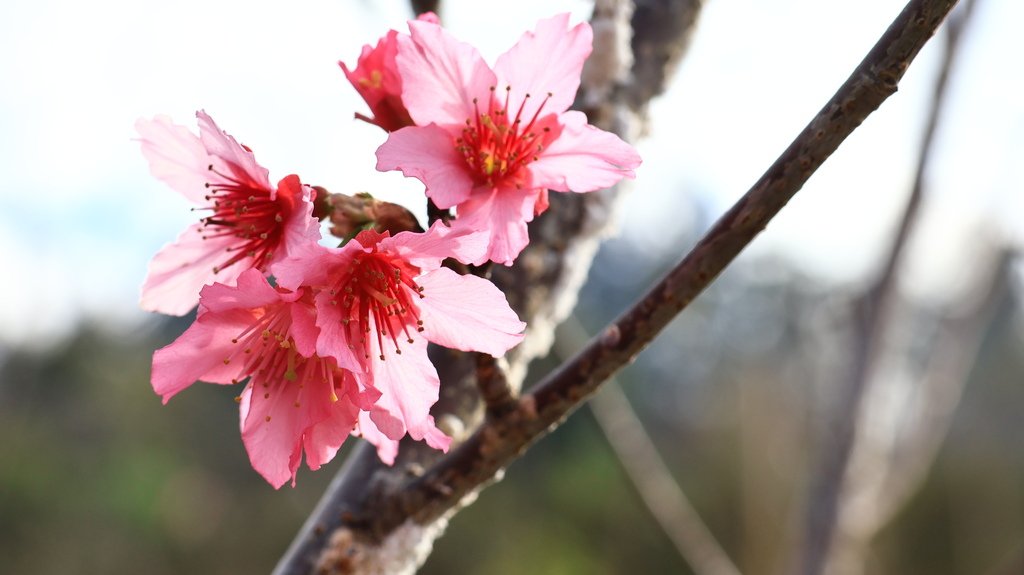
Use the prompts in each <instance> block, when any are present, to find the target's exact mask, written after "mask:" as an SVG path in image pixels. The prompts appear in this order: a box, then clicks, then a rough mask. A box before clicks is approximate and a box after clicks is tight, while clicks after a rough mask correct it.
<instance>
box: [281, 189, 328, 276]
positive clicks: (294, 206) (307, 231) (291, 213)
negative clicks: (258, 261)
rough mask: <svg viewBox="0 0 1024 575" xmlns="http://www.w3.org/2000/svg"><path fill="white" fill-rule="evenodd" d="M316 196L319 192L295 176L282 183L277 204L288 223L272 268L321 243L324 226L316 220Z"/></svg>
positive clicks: (283, 223) (284, 224) (285, 224)
mask: <svg viewBox="0 0 1024 575" xmlns="http://www.w3.org/2000/svg"><path fill="white" fill-rule="evenodd" d="M315 195H316V191H315V190H313V189H312V188H310V187H309V186H306V185H304V184H303V183H302V182H301V181H299V177H298V176H296V175H295V174H292V175H289V176H285V177H284V178H283V179H282V180H281V181H280V182H278V184H277V202H278V204H279V205H281V206H282V208H283V216H284V222H282V223H281V225H282V226H284V230H283V233H282V234H281V240H280V243H279V244H278V246H277V249H276V251H275V252H274V257H273V258H272V259H271V263H270V265H269V266H268V268H272V267H273V265H274V263H276V262H279V261H281V260H283V259H285V258H287V257H289V256H290V255H291V254H292V253H302V252H303V251H304V250H305V249H307V248H308V247H309V246H311V245H316V244H317V242H319V241H320V222H319V221H318V220H317V219H316V218H314V217H313V197H314V196H315Z"/></svg>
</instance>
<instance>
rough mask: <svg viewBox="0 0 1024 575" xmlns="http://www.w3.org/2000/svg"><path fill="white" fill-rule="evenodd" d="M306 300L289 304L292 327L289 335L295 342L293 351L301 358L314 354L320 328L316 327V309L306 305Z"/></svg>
mask: <svg viewBox="0 0 1024 575" xmlns="http://www.w3.org/2000/svg"><path fill="white" fill-rule="evenodd" d="M307 301H309V300H308V299H307V300H303V301H300V302H296V303H293V304H290V308H291V309H290V310H289V311H290V313H291V319H292V325H291V328H290V329H289V333H290V334H291V336H292V341H294V342H295V349H296V350H297V351H298V352H299V353H300V354H301V355H302V356H303V357H313V355H315V354H316V342H317V339H318V338H319V337H320V328H318V327H317V326H316V308H314V307H313V306H312V305H310V304H308V303H306V302H307Z"/></svg>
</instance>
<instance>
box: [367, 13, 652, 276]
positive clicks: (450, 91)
mask: <svg viewBox="0 0 1024 575" xmlns="http://www.w3.org/2000/svg"><path fill="white" fill-rule="evenodd" d="M409 30H410V35H409V36H405V35H399V36H397V38H396V42H397V44H398V47H397V55H396V57H395V61H396V63H397V66H398V71H399V73H400V75H401V78H402V102H403V103H404V104H405V107H406V109H407V110H408V112H409V116H410V117H411V118H412V120H413V122H414V123H415V126H411V127H406V128H402V129H401V130H398V131H396V132H392V133H391V134H390V135H389V136H388V140H387V141H386V142H385V143H384V144H383V145H382V146H381V147H380V148H379V149H378V150H377V169H378V170H381V171H388V170H396V169H397V170H401V171H402V173H403V174H405V175H406V176H409V177H415V178H417V179H419V180H420V181H422V182H423V183H424V185H425V186H426V193H427V196H428V197H429V198H430V199H431V200H433V202H434V203H435V204H436V205H437V206H438V207H440V208H444V209H447V208H451V207H456V208H457V213H458V220H457V223H456V226H457V227H468V228H469V229H472V230H477V231H486V232H487V233H488V234H489V241H488V248H487V250H486V252H484V253H483V254H482V255H481V256H480V257H479V258H477V259H476V260H474V261H473V262H471V263H475V264H480V263H483V262H485V261H487V260H491V261H495V262H498V263H503V264H506V265H511V263H512V262H513V260H514V259H515V258H516V256H517V255H519V252H520V251H522V249H523V248H524V247H525V246H526V244H527V243H528V242H529V237H528V235H527V228H526V223H527V222H529V221H531V220H532V219H533V217H534V216H535V215H537V214H539V213H541V212H543V211H544V210H545V209H546V208H547V191H548V190H553V191H557V192H569V191H572V192H589V191H594V190H598V189H601V188H606V187H609V186H611V185H613V184H615V183H616V182H618V181H619V180H621V179H622V178H623V177H634V176H635V173H634V169H635V168H636V167H638V166H639V165H640V157H639V155H637V153H636V151H635V150H634V149H633V148H632V147H631V146H630V145H629V144H627V143H625V142H623V141H622V140H621V139H619V138H618V136H615V135H614V134H611V133H608V132H604V131H602V130H599V129H597V128H595V127H593V126H591V125H589V124H588V123H587V119H586V116H585V115H584V114H582V113H580V112H575V111H567V110H568V108H569V106H570V105H571V104H572V102H573V98H574V97H575V94H576V90H577V89H578V88H579V83H580V73H581V71H582V69H583V62H584V60H586V58H587V56H588V55H589V54H590V51H591V42H592V36H593V34H592V32H591V29H590V26H589V25H588V24H586V23H581V24H578V25H576V26H574V27H571V28H569V16H568V15H567V14H563V15H559V16H555V17H553V18H550V19H547V20H542V21H541V22H540V23H538V25H537V29H536V30H535V31H533V32H527V33H526V34H525V35H523V37H522V38H521V39H520V40H519V42H518V43H517V44H516V45H515V46H513V47H512V49H511V50H509V51H508V52H505V53H504V54H503V55H501V56H500V57H499V58H498V60H497V62H496V63H495V65H494V68H493V69H492V68H491V67H489V66H488V65H487V64H486V62H484V60H483V58H482V57H481V56H480V54H479V52H477V50H476V49H475V48H473V47H472V46H470V45H468V44H464V43H461V42H459V41H457V40H455V39H454V38H453V37H452V36H451V35H450V34H449V33H448V32H447V31H445V30H444V29H442V28H441V27H440V26H438V25H436V24H431V23H428V22H416V21H413V22H409Z"/></svg>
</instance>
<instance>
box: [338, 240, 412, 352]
mask: <svg viewBox="0 0 1024 575" xmlns="http://www.w3.org/2000/svg"><path fill="white" fill-rule="evenodd" d="M367 233H369V232H363V233H362V234H360V236H357V237H356V239H355V240H352V241H358V240H359V238H360V237H363V234H367ZM364 245H365V244H364ZM418 274H419V270H418V269H417V268H415V267H413V266H411V265H409V264H408V263H407V262H405V261H403V260H401V259H400V258H399V257H398V256H395V255H392V254H387V253H383V252H378V251H377V248H376V246H374V248H373V252H371V253H361V254H359V255H357V256H356V258H355V259H354V260H353V261H352V265H351V266H350V268H349V269H348V273H347V274H344V275H343V276H342V277H341V279H340V280H339V281H338V282H337V283H335V284H334V286H333V287H332V289H331V290H330V294H331V296H332V298H333V299H331V305H337V306H340V307H341V315H342V317H341V320H340V321H341V323H342V324H343V325H344V326H345V332H346V335H347V339H348V342H349V347H354V346H357V345H359V346H362V350H363V354H364V357H367V358H369V357H370V353H369V350H370V342H369V340H367V338H366V336H367V334H369V333H370V332H371V331H373V332H376V337H377V348H378V349H379V350H380V351H381V353H380V359H384V341H385V339H388V340H390V341H391V343H392V344H393V345H394V348H395V353H396V354H401V353H402V349H401V345H400V343H399V339H403V340H405V341H406V342H407V343H412V342H413V338H412V332H414V331H415V332H420V331H423V322H422V321H421V320H420V319H419V308H418V307H417V305H416V303H415V300H417V299H419V298H422V297H423V294H422V293H421V292H422V291H423V288H422V287H420V286H418V285H416V282H415V281H414V280H413V278H414V277H415V276H416V275H418ZM339 296H340V297H339Z"/></svg>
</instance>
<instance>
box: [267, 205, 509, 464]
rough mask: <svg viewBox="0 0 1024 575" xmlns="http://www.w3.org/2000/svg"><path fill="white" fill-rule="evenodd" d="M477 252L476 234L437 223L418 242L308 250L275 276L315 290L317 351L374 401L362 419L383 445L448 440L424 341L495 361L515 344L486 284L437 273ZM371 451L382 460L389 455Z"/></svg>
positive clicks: (392, 240)
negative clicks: (358, 380) (445, 263)
mask: <svg viewBox="0 0 1024 575" xmlns="http://www.w3.org/2000/svg"><path fill="white" fill-rule="evenodd" d="M484 249H486V235H485V234H481V233H476V232H470V231H469V230H461V231H455V230H451V229H450V228H448V227H446V226H445V225H443V224H442V223H440V222H437V223H435V224H434V225H433V226H432V227H431V228H430V230H428V231H427V232H425V233H412V232H402V233H399V234H396V235H395V236H393V237H392V236H390V235H389V234H388V233H386V232H385V233H384V234H380V233H377V232H375V231H372V230H371V231H364V232H361V233H360V234H359V235H357V236H356V237H355V238H354V239H353V240H351V241H349V242H348V243H346V244H345V245H344V246H342V247H341V248H326V247H322V246H319V245H315V246H310V248H309V250H310V253H306V254H303V255H302V257H297V258H292V259H290V260H288V261H287V262H283V263H282V264H281V266H280V267H279V268H278V269H277V272H276V273H277V274H278V275H277V279H278V281H279V282H280V283H281V284H282V285H284V286H293V287H297V286H299V285H306V286H312V287H313V288H314V289H316V290H318V293H317V295H316V296H315V303H316V307H317V317H316V324H317V326H318V327H319V328H320V336H319V338H318V339H317V345H316V352H317V354H319V355H321V356H323V357H333V358H334V359H336V360H337V362H338V365H339V366H341V367H342V368H344V369H349V370H352V371H357V372H362V373H366V374H367V375H368V379H369V381H372V385H373V387H374V388H375V389H377V390H378V391H380V393H381V396H380V398H379V399H378V400H377V401H376V403H375V404H374V406H373V408H372V409H371V410H370V411H369V414H368V417H367V419H368V420H369V421H371V422H372V423H373V424H374V426H375V427H376V428H377V430H378V431H379V432H380V433H381V434H383V435H384V436H385V437H387V438H388V439H390V440H393V441H396V440H398V439H400V438H401V437H402V436H404V435H405V434H406V433H407V432H408V434H409V435H410V436H411V437H412V438H413V439H417V440H420V439H422V440H425V441H426V442H427V444H428V445H431V446H433V447H435V448H440V449H445V448H447V446H448V443H449V441H450V440H449V438H448V437H447V436H445V435H444V434H443V433H442V432H441V431H439V430H438V429H437V427H436V426H435V425H434V420H433V418H432V417H431V416H430V415H429V411H430V407H431V406H432V405H433V404H434V403H435V402H436V401H437V398H438V387H439V381H438V377H437V372H436V370H435V369H434V366H433V364H431V363H430V360H429V359H428V357H427V342H428V341H430V342H433V343H436V344H439V345H442V346H446V347H451V348H455V349H460V350H464V351H480V352H484V353H489V354H491V355H494V356H500V355H502V354H504V353H505V352H506V351H507V350H508V349H509V348H511V347H513V346H515V345H516V344H517V343H519V341H521V340H522V337H523V336H522V335H521V332H522V330H523V328H524V327H525V324H524V323H523V322H521V321H519V318H518V317H517V316H516V314H515V312H514V311H512V309H511V308H510V307H509V305H508V302H507V301H506V300H505V296H504V295H503V294H502V293H501V292H500V291H499V290H498V288H496V287H495V286H494V284H492V283H491V282H489V281H487V280H485V279H483V278H479V277H476V276H472V275H459V274H457V273H455V272H453V271H452V270H450V269H448V268H443V267H441V261H442V260H443V259H444V258H445V257H449V256H454V257H456V258H458V259H460V260H462V261H467V260H470V259H476V258H478V257H479V256H480V254H481V253H482V252H483V250H484ZM364 433H366V432H365V430H364ZM368 437H369V436H368ZM378 451H379V453H380V454H381V456H382V458H385V456H386V454H387V452H388V448H387V446H385V447H381V446H380V445H378ZM392 457H393V455H392Z"/></svg>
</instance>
